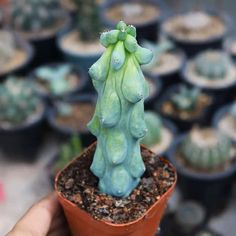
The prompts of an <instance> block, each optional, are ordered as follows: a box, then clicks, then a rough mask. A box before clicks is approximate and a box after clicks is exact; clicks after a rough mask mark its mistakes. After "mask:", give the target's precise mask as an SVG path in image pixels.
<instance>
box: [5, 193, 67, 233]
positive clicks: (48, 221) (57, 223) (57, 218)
mask: <svg viewBox="0 0 236 236" xmlns="http://www.w3.org/2000/svg"><path fill="white" fill-rule="evenodd" d="M69 235H70V233H69V230H68V227H67V223H66V220H65V218H64V215H63V212H62V210H61V208H60V205H59V203H58V201H57V197H56V194H55V193H51V194H49V195H48V196H46V197H45V198H43V199H42V200H41V201H39V202H37V203H35V204H34V205H33V206H32V207H31V208H30V209H29V210H28V211H27V212H26V213H25V215H24V216H23V217H22V218H21V219H20V220H19V221H18V222H17V223H16V225H15V226H14V227H13V229H12V230H11V231H10V232H9V233H8V234H7V235H6V236H69Z"/></svg>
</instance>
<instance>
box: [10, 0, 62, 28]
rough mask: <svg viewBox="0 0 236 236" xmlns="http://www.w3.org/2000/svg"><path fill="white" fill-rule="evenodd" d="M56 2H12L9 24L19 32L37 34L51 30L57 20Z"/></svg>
mask: <svg viewBox="0 0 236 236" xmlns="http://www.w3.org/2000/svg"><path fill="white" fill-rule="evenodd" d="M57 4H58V3H57V1H56V0H40V1H39V0H21V1H19V0H13V1H12V13H11V14H12V15H11V18H12V19H11V22H12V25H13V27H14V28H16V29H18V30H21V31H26V32H27V31H29V32H39V31H41V30H43V29H48V28H51V27H52V26H54V25H55V22H56V21H57V19H58V16H57V13H56V11H55V10H57V9H58V8H57Z"/></svg>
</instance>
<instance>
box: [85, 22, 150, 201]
mask: <svg viewBox="0 0 236 236" xmlns="http://www.w3.org/2000/svg"><path fill="white" fill-rule="evenodd" d="M100 42H101V44H102V45H103V46H104V47H105V48H106V51H105V52H104V53H103V55H102V56H101V58H100V59H99V60H98V61H97V62H96V63H95V64H93V66H92V67H91V68H90V70H89V74H90V76H91V78H92V81H93V84H94V87H95V89H96V90H97V92H98V101H97V105H96V110H95V114H94V116H93V118H92V120H91V121H90V122H89V124H88V128H89V130H90V131H91V132H92V133H93V134H94V135H95V136H96V137H97V147H96V152H95V155H94V159H93V163H92V165H91V167H90V168H91V171H92V172H93V173H94V174H95V175H96V176H97V177H98V178H99V189H100V191H101V192H103V193H106V194H110V195H113V196H118V197H125V196H128V195H129V194H130V193H131V191H132V190H133V189H134V188H135V187H136V186H137V185H138V183H139V181H140V177H141V176H142V175H143V173H144V171H145V165H144V163H143V160H142V156H141V150H140V139H141V138H143V137H144V136H145V134H146V132H147V127H146V124H145V120H144V99H145V98H146V97H147V96H148V94H149V86H148V83H147V82H146V81H145V78H144V76H143V73H142V70H141V68H140V65H143V64H147V63H149V62H150V61H151V60H152V52H151V51H150V50H148V49H145V48H142V47H140V46H139V45H138V44H137V40H136V29H135V27H133V26H127V25H126V24H125V23H124V22H122V21H121V22H119V23H118V24H117V27H116V29H115V30H111V31H109V32H104V33H103V34H102V35H101V37H100Z"/></svg>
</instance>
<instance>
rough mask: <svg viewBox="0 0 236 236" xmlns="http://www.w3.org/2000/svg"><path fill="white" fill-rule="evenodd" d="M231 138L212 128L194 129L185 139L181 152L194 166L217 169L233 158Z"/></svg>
mask: <svg viewBox="0 0 236 236" xmlns="http://www.w3.org/2000/svg"><path fill="white" fill-rule="evenodd" d="M230 150H231V142H230V139H229V138H227V137H226V136H224V135H223V134H221V133H220V132H219V131H216V130H214V129H211V128H205V129H198V128H195V129H193V130H192V131H191V132H190V133H189V134H188V135H187V136H186V138H185V139H184V141H183V143H182V145H181V147H180V153H181V156H182V157H183V158H184V160H185V161H186V162H187V163H188V164H189V165H191V166H192V167H194V168H199V169H206V170H208V169H215V168H217V167H219V166H220V165H222V164H224V163H225V162H227V160H229V159H230V158H231V155H230Z"/></svg>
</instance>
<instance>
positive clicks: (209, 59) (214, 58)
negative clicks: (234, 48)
mask: <svg viewBox="0 0 236 236" xmlns="http://www.w3.org/2000/svg"><path fill="white" fill-rule="evenodd" d="M230 64H231V62H230V59H229V57H228V56H227V55H226V54H225V53H223V52H221V51H218V50H208V51H206V52H203V53H200V54H199V55H198V56H197V57H196V60H195V70H196V72H197V73H198V74H199V75H200V76H203V77H204V78H205V79H208V80H215V79H223V78H224V77H225V76H226V75H227V72H228V69H229V65H230Z"/></svg>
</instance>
